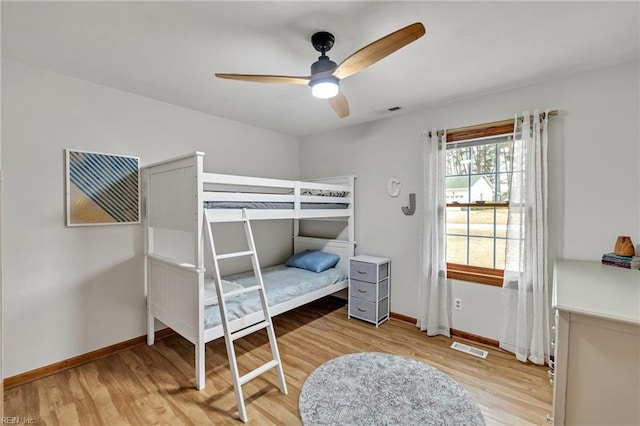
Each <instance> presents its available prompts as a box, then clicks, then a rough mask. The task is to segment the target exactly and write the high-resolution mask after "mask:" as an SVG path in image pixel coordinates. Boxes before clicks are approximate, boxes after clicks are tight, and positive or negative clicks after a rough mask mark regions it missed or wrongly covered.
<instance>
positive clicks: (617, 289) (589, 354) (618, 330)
mask: <svg viewBox="0 0 640 426" xmlns="http://www.w3.org/2000/svg"><path fill="white" fill-rule="evenodd" d="M552 305H553V308H554V309H555V327H554V331H555V337H553V336H552V339H555V341H554V346H555V362H554V364H553V367H554V368H552V369H551V370H550V372H549V374H550V376H552V382H553V385H554V386H553V421H554V424H555V425H580V426H583V425H610V426H613V425H616V426H621V425H640V270H628V269H623V268H617V267H614V266H606V265H602V264H601V263H600V262H591V261H578V260H559V261H558V262H556V264H555V266H554V272H553V301H552Z"/></svg>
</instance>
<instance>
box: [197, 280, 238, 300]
mask: <svg viewBox="0 0 640 426" xmlns="http://www.w3.org/2000/svg"><path fill="white" fill-rule="evenodd" d="M243 288H244V287H242V285H241V284H238V283H236V282H233V281H227V280H222V292H223V293H228V292H230V291H235V290H241V289H243ZM217 304H218V293H216V284H215V281H214V280H213V278H206V279H205V281H204V305H205V306H211V305H217Z"/></svg>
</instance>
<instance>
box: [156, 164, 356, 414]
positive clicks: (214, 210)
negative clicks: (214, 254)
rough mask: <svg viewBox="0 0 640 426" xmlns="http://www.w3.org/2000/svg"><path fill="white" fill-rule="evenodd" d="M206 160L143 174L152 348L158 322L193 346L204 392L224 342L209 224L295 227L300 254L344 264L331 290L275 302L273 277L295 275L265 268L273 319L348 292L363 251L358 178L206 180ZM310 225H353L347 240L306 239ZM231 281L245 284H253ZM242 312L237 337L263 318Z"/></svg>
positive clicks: (320, 288) (325, 287)
mask: <svg viewBox="0 0 640 426" xmlns="http://www.w3.org/2000/svg"><path fill="white" fill-rule="evenodd" d="M203 157H204V153H201V152H195V153H192V154H188V155H185V156H181V157H178V158H174V159H170V160H166V161H162V162H158V163H154V164H151V165H148V166H145V167H144V168H143V179H144V194H145V206H146V217H145V242H146V245H145V282H146V296H147V343H148V344H149V345H151V344H153V343H154V334H155V319H158V320H159V321H161V322H162V323H164V324H165V325H166V326H168V327H169V328H171V329H173V330H174V331H176V332H177V333H178V334H180V335H181V336H183V337H184V338H186V339H187V340H189V341H190V342H191V343H193V344H194V345H195V349H196V350H195V370H196V374H195V379H196V387H197V388H198V389H203V388H204V385H205V371H204V353H205V344H206V343H207V342H210V341H212V340H214V339H217V338H219V337H221V336H223V334H224V331H223V326H222V324H221V321H220V308H219V307H218V306H217V305H209V306H208V303H207V302H208V300H209V296H210V294H209V295H208V292H207V290H208V289H210V288H211V287H210V285H211V281H212V277H215V276H216V275H215V274H212V271H210V270H209V271H208V270H206V269H205V256H206V253H208V252H206V251H205V244H204V241H205V229H206V227H207V226H208V223H207V222H211V223H213V222H241V221H243V220H245V219H250V220H251V221H255V220H275V219H291V220H293V224H292V228H293V229H292V234H293V252H294V253H298V252H302V251H304V250H321V251H324V252H329V253H334V254H337V255H339V256H340V260H339V262H338V264H337V265H336V266H335V268H333V271H329V273H330V274H331V273H333V274H334V275H335V276H334V277H331V278H325V282H324V283H323V284H320V285H315V284H314V285H311V286H308V287H305V288H306V290H305V291H302V292H300V291H298V292H294V293H293V294H289V293H290V292H287V291H285V292H284V293H286V294H285V296H282V294H279V295H278V296H277V298H276V300H273V301H272V300H271V295H270V292H269V286H270V284H269V282H270V281H273V280H271V279H270V278H269V276H270V274H271V273H272V272H273V273H274V274H278V273H279V270H281V269H283V270H285V273H286V269H287V267H285V266H282V265H276V266H273V267H269V268H265V269H264V273H263V274H264V276H265V288H266V294H267V296H268V298H269V312H270V315H271V316H275V315H278V314H280V313H283V312H286V311H289V310H291V309H294V308H296V307H299V306H302V305H304V304H306V303H309V302H311V301H313V300H316V299H318V298H321V297H324V296H327V295H330V294H332V293H335V292H337V291H340V290H342V289H344V288H347V282H348V279H347V277H348V262H349V258H350V257H351V256H353V254H354V247H355V242H354V223H353V219H354V204H353V201H354V180H355V177H353V176H347V177H338V178H328V179H320V180H314V181H291V180H280V179H264V178H255V177H247V176H235V175H223V174H214V173H205V172H204V171H203ZM302 219H322V220H339V221H345V222H346V224H347V226H346V234H347V238H346V239H326V238H313V237H306V236H301V235H298V234H299V230H300V223H299V221H300V220H302ZM209 230H210V229H209ZM243 237H244V235H243ZM210 255H211V254H210V253H209V256H210ZM256 257H257V256H256ZM216 265H217V263H216ZM290 269H297V268H290ZM298 272H301V271H296V273H298ZM304 272H305V273H306V272H307V271H304ZM325 272H326V271H325ZM313 274H314V273H311V275H313ZM317 275H318V276H320V275H322V274H317ZM218 276H219V275H218ZM275 276H276V277H278V275H275ZM314 276H315V275H314ZM223 278H224V279H225V280H226V279H227V278H228V279H229V280H237V282H239V283H242V282H243V279H245V278H246V277H243V276H242V275H239V276H232V277H223ZM292 279H293V280H294V281H296V280H298V279H299V278H298V277H294V278H292ZM278 280H281V279H280V278H276V281H278ZM289 281H291V279H289ZM243 285H244V284H243ZM301 287H304V286H301ZM238 312H240V313H236V314H235V315H232V316H231V322H230V323H229V324H230V326H231V327H232V328H233V329H234V330H241V329H243V328H244V327H248V326H249V325H251V324H253V323H255V322H256V320H257V319H259V317H260V316H262V311H254V312H252V308H246V306H245V307H242V306H241V307H240V310H239V311H238ZM243 420H244V419H243Z"/></svg>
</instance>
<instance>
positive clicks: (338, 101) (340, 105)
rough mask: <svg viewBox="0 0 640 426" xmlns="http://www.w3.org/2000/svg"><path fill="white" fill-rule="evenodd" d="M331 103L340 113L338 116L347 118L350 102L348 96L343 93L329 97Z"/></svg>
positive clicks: (337, 112)
mask: <svg viewBox="0 0 640 426" xmlns="http://www.w3.org/2000/svg"><path fill="white" fill-rule="evenodd" d="M329 105H331V108H333V110H334V111H335V112H336V114H338V117H340V118H345V117H346V116H348V115H349V102H347V98H345V96H344V95H343V94H342V93H338V94H337V95H335V96H334V97H333V98H329Z"/></svg>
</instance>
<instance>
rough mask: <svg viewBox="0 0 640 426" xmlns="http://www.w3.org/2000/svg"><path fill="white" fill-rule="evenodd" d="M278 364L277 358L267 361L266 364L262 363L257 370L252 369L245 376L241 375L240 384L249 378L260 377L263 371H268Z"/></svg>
mask: <svg viewBox="0 0 640 426" xmlns="http://www.w3.org/2000/svg"><path fill="white" fill-rule="evenodd" d="M277 365H278V361H276V360H275V359H272V360H271V361H269V362H267V363H266V364H264V365H262V366H261V367H258V368H256V369H255V370H253V371H250V372H248V373H247V374H245V375H244V376H242V377H240V380H239V381H240V384H241V385H244V384H245V383H247V382H248V381H249V380H252V379H255V378H256V377H258V376H259V375H261V374H262V373H264V372H266V371H269V370H270V369H272V368H273V367H275V366H277Z"/></svg>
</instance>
